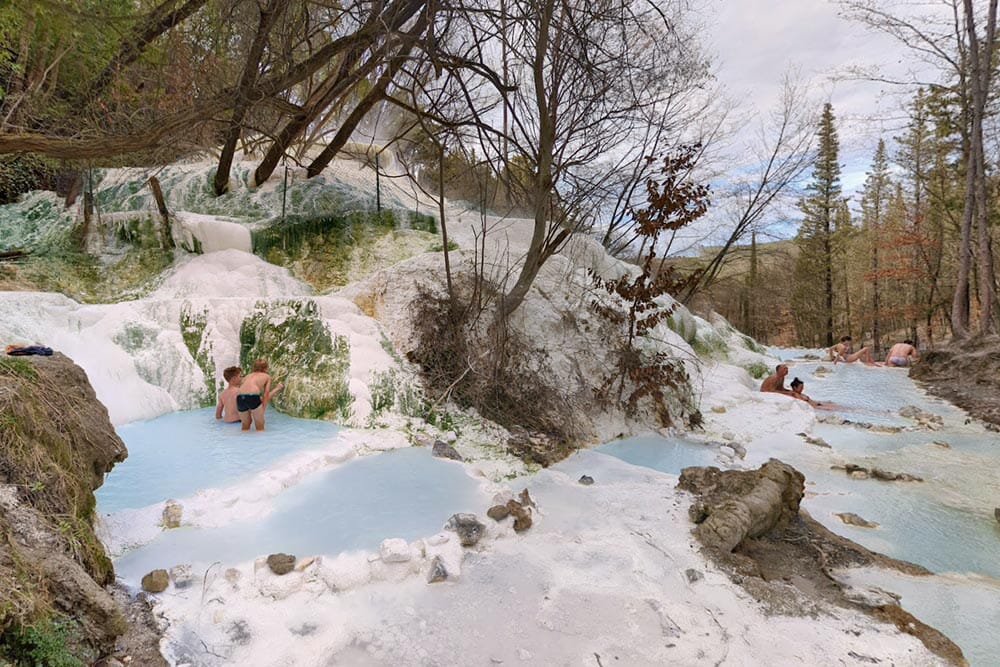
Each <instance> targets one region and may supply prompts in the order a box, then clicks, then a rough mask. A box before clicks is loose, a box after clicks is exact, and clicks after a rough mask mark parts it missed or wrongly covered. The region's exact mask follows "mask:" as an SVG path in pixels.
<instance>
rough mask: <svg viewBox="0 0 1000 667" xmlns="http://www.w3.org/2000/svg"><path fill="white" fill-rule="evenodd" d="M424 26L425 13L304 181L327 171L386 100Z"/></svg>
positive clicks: (313, 164) (317, 159)
mask: <svg viewBox="0 0 1000 667" xmlns="http://www.w3.org/2000/svg"><path fill="white" fill-rule="evenodd" d="M427 23H428V17H427V14H426V12H425V13H424V14H423V15H422V16H421V17H420V20H419V21H418V22H417V24H416V25H415V26H414V28H413V29H412V30H411V31H410V32H409V33H408V34H407V37H406V39H405V40H404V42H403V44H402V45H401V46H400V49H399V51H398V52H397V54H396V56H395V57H394V58H393V59H392V62H391V63H390V64H389V66H388V67H387V68H386V69H385V71H384V72H382V74H381V76H379V78H378V80H377V81H376V82H375V85H374V86H372V88H371V90H369V91H368V93H367V94H365V96H364V97H363V98H362V99H361V101H360V102H358V104H357V105H356V106H355V107H354V109H353V110H352V111H351V113H350V114H349V115H348V116H347V118H345V119H344V122H343V123H341V125H340V129H338V130H337V134H336V135H334V137H333V140H332V141H331V142H330V143H329V144H327V145H326V147H325V148H324V149H323V150H322V152H320V154H319V155H317V156H316V159H315V160H313V161H312V163H311V164H310V165H309V167H308V168H307V169H306V178H312V177H313V176H317V175H319V174H320V172H322V171H323V170H324V169H326V167H327V166H328V165H329V164H330V161H331V160H333V158H334V157H335V156H336V155H337V153H339V152H340V150H341V149H342V148H343V147H344V145H345V144H347V141H348V140H349V139H350V138H351V135H352V134H353V133H354V130H355V129H356V128H357V126H358V123H360V122H361V121H362V120H363V119H364V117H365V115H366V114H367V113H368V112H369V111H370V110H371V108H372V107H373V106H375V104H376V103H377V102H378V101H379V100H382V99H384V98H385V91H386V88H388V86H389V83H390V82H391V81H392V79H393V77H394V76H396V73H397V72H399V70H400V68H401V67H402V66H403V64H404V63H405V62H406V57H407V56H408V55H409V54H410V52H411V51H412V50H413V47H414V45H415V44H416V42H417V39H418V38H419V37H420V35H421V34H422V33H423V32H424V30H426V28H427Z"/></svg>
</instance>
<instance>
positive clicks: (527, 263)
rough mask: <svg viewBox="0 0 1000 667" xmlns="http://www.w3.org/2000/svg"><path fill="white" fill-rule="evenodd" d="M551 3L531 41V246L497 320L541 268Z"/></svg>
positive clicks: (550, 120)
mask: <svg viewBox="0 0 1000 667" xmlns="http://www.w3.org/2000/svg"><path fill="white" fill-rule="evenodd" d="M554 10H555V2H554V0H547V1H546V2H544V3H543V5H542V7H541V15H540V17H539V22H538V23H539V25H538V35H537V38H536V41H535V58H534V67H533V71H532V76H533V77H534V84H535V105H536V109H537V111H538V158H537V164H536V165H535V174H534V176H533V181H534V182H533V192H532V194H533V201H532V205H533V211H534V215H533V216H532V217H533V218H534V225H533V226H532V232H531V243H530V245H529V246H528V253H527V254H526V255H525V258H524V265H523V266H522V267H521V273H520V274H519V275H518V277H517V281H516V282H515V283H514V287H512V288H511V289H510V291H509V292H508V293H507V294H505V295H504V299H503V305H502V306H501V309H500V311H499V312H500V315H501V317H507V316H508V315H510V314H511V313H513V312H514V311H515V310H517V308H518V306H520V305H521V302H523V301H524V297H525V296H527V294H528V290H529V289H530V288H531V283H532V282H534V280H535V277H536V276H537V275H538V271H539V270H540V269H541V268H542V262H543V261H544V259H543V245H544V243H545V236H546V232H547V231H548V224H549V214H550V207H549V201H550V198H551V196H552V186H553V183H552V160H553V151H554V150H555V130H556V128H555V119H556V114H557V110H556V109H553V108H551V107H550V100H549V99H547V98H546V96H545V93H546V91H547V90H549V88H548V86H546V83H545V58H546V55H547V51H548V48H549V37H550V29H551V28H552V20H553V12H554ZM551 94H552V100H553V103H554V100H556V99H557V97H556V94H555V91H551Z"/></svg>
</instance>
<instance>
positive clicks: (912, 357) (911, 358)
mask: <svg viewBox="0 0 1000 667" xmlns="http://www.w3.org/2000/svg"><path fill="white" fill-rule="evenodd" d="M918 361H920V353H919V352H917V348H915V347H913V341H912V340H909V339H907V340H904V341H903V342H902V343H896V344H895V345H893V346H892V347H890V348H889V354H887V355H886V357H885V365H886V366H912V365H913V364H915V363H917V362H918Z"/></svg>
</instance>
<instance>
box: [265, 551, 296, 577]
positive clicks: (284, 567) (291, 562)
mask: <svg viewBox="0 0 1000 667" xmlns="http://www.w3.org/2000/svg"><path fill="white" fill-rule="evenodd" d="M267 566H268V567H269V568H271V572H274V573H275V574H277V575H278V576H281V575H283V574H288V573H289V572H291V571H292V569H293V568H294V567H295V556H293V555H291V554H283V553H278V554H271V555H270V556H268V557H267Z"/></svg>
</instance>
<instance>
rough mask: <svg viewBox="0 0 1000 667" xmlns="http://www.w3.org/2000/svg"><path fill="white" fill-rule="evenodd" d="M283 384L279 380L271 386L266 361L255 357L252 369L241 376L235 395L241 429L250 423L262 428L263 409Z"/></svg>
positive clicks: (247, 427)
mask: <svg viewBox="0 0 1000 667" xmlns="http://www.w3.org/2000/svg"><path fill="white" fill-rule="evenodd" d="M284 386H285V383H283V382H279V383H278V384H277V386H275V387H274V388H272V387H271V376H270V375H268V373H267V361H265V360H264V359H257V360H256V361H254V362H253V371H252V372H251V373H250V375H247V376H246V377H245V378H243V382H242V384H240V390H239V393H238V394H237V395H236V410H237V411H238V412H239V414H240V421H241V422H242V427H241V428H242V430H244V431H249V430H250V424H251V423H252V424H253V425H254V428H256V429H257V430H258V431H263V430H264V410H265V409H266V408H267V404H268V402H269V401H270V400H271V398H273V397H274V395H275V394H277V393H278V392H279V391H281V390H282V389H283V388H284Z"/></svg>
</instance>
